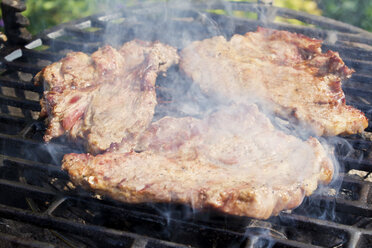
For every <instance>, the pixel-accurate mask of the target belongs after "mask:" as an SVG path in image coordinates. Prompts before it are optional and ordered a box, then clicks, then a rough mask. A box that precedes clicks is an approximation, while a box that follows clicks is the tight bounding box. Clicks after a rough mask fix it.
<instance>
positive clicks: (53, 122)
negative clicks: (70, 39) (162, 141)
mask: <svg viewBox="0 0 372 248" xmlns="http://www.w3.org/2000/svg"><path fill="white" fill-rule="evenodd" d="M133 58H135V59H133ZM178 59H179V58H178V54H177V50H176V49H175V48H173V47H170V46H167V45H164V44H162V43H160V42H144V41H139V40H134V41H131V42H128V43H126V44H124V45H123V46H122V47H121V48H120V50H116V49H114V48H112V47H110V46H105V47H103V48H100V49H99V50H98V51H96V52H94V53H93V54H92V55H91V56H88V55H87V54H84V53H81V52H74V53H69V54H68V55H67V56H66V57H65V58H64V59H62V60H61V61H58V62H56V63H54V64H52V65H50V66H47V67H46V68H44V69H43V70H42V71H41V72H39V73H38V74H37V75H36V77H35V82H36V83H45V85H46V87H47V89H48V90H47V91H45V92H44V96H43V98H42V100H41V106H42V111H41V116H47V117H48V118H47V124H48V129H47V131H46V133H45V136H44V139H45V141H49V140H51V139H52V138H54V137H58V136H60V135H63V134H68V136H69V137H71V138H72V139H82V140H84V141H85V142H86V146H87V148H88V151H90V152H93V153H97V152H100V151H103V150H106V149H107V148H109V147H110V144H111V143H113V142H120V141H121V140H122V139H123V138H125V137H126V136H136V135H137V134H138V133H141V132H142V131H144V130H145V129H146V127H147V126H148V124H149V123H150V122H151V120H152V117H153V114H154V108H155V106H156V104H157V102H156V94H155V81H156V77H157V74H158V73H159V72H161V71H165V70H166V69H167V68H168V67H169V66H170V65H172V64H173V63H178Z"/></svg>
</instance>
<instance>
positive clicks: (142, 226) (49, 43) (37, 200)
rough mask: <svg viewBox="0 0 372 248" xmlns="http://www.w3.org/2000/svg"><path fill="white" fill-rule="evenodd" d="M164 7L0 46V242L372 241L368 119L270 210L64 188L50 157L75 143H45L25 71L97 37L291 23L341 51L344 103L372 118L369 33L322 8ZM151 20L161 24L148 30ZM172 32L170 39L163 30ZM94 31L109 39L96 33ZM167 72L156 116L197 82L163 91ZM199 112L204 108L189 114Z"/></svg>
mask: <svg viewBox="0 0 372 248" xmlns="http://www.w3.org/2000/svg"><path fill="white" fill-rule="evenodd" d="M221 8H226V9H227V11H233V10H242V11H253V12H259V13H260V14H262V13H271V14H273V13H274V14H276V15H279V16H282V17H285V18H296V19H299V20H301V21H303V22H307V23H309V24H313V25H315V26H317V27H320V28H316V27H309V26H293V25H289V24H283V23H275V22H262V21H261V20H250V19H239V18H235V17H232V16H231V15H217V14H213V13H210V12H206V11H205V10H206V9H221ZM149 9H151V15H150V13H149ZM164 9H165V8H164V6H163V5H161V4H154V5H151V6H146V8H142V7H140V8H137V7H134V8H133V9H127V10H125V11H124V10H123V11H122V12H120V13H118V14H109V15H104V14H103V15H96V16H90V17H87V18H84V19H80V20H76V21H74V22H71V23H67V24H62V25H59V26H57V27H55V28H52V29H50V30H46V31H45V32H43V33H42V34H41V35H40V36H38V37H36V38H35V40H34V41H33V42H31V43H29V44H27V45H26V47H7V48H5V49H2V50H0V53H1V55H2V58H4V59H2V61H1V75H0V87H1V94H0V103H1V107H0V110H1V112H0V130H1V131H0V151H1V154H0V196H1V197H0V218H1V219H0V240H1V243H2V244H5V245H8V244H11V245H14V246H20V247H61V246H62V247H63V246H65V247H84V246H85V247H102V246H104V247H182V246H195V247H234V246H235V247H267V246H273V247H319V246H321V247H369V246H370V244H371V243H372V183H371V180H370V179H371V172H372V162H371V159H372V158H371V156H372V155H371V154H372V142H371V133H370V131H371V128H368V129H367V130H366V132H365V133H363V134H362V135H353V136H349V137H346V138H345V139H343V141H342V142H340V141H339V140H336V141H334V142H336V143H337V144H338V145H337V154H338V156H337V158H338V160H339V161H340V163H341V164H342V168H341V169H342V171H341V173H340V175H339V177H338V178H337V179H336V180H335V182H334V183H333V184H332V185H330V186H329V187H328V188H326V189H323V190H322V192H319V193H318V194H316V195H314V196H312V197H310V198H306V199H305V201H304V203H303V204H302V205H301V206H300V207H298V208H297V209H295V210H293V211H287V212H283V213H281V214H280V215H279V216H277V217H272V218H270V219H269V220H267V221H257V220H253V219H249V218H241V217H239V218H237V217H234V216H229V215H222V214H219V213H216V212H213V211H206V212H199V211H195V210H192V209H190V208H188V207H186V206H183V205H176V204H136V205H131V204H123V203H118V202H115V201H112V200H110V199H106V198H104V199H102V198H101V197H100V196H92V195H90V194H88V193H87V192H85V191H82V190H81V189H79V188H75V187H73V185H72V184H71V183H70V182H69V179H68V176H67V175H66V173H64V172H62V171H61V170H60V167H59V164H60V161H61V159H62V156H63V154H66V153H69V152H76V151H79V149H80V148H79V147H76V146H74V145H72V144H68V145H67V144H66V141H65V140H64V139H63V138H60V139H58V140H56V141H54V142H53V143H52V144H50V145H45V144H44V142H43V140H42V136H43V133H44V129H45V127H44V125H43V123H42V122H41V121H39V120H37V113H38V111H40V106H39V103H38V99H39V96H40V94H41V93H42V91H43V89H42V88H41V87H35V86H33V84H32V80H31V78H32V76H33V75H35V74H36V73H37V72H38V71H40V70H41V69H42V67H43V66H45V65H46V64H49V63H51V62H53V61H56V60H58V59H60V58H62V57H63V56H64V55H65V54H66V52H68V51H70V50H79V51H80V50H82V51H84V52H93V51H94V50H96V49H97V48H98V47H100V46H102V45H103V43H109V44H112V45H118V44H121V43H123V42H125V41H129V40H132V39H133V38H138V39H144V40H160V41H164V42H166V43H170V45H173V46H176V47H178V48H181V47H184V45H185V44H186V43H187V40H201V39H204V38H208V37H211V36H214V35H216V34H222V35H225V36H226V37H230V36H231V35H232V34H234V33H239V34H243V33H245V32H248V31H254V30H255V29H256V28H257V26H258V25H259V26H265V27H269V28H275V29H284V30H288V31H292V32H298V33H302V34H305V35H307V36H310V37H315V38H318V39H323V40H325V41H326V43H325V45H324V46H323V49H324V50H327V49H332V50H334V51H338V52H339V53H340V55H341V57H342V58H343V59H344V61H345V62H346V64H347V65H348V66H349V67H351V68H354V69H355V70H356V73H355V74H354V75H353V77H352V78H351V79H350V80H348V81H346V82H345V83H344V87H343V90H344V92H345V94H346V97H347V98H346V99H347V100H348V104H351V105H353V106H354V107H356V108H358V109H361V110H362V111H364V112H365V113H366V115H367V117H368V118H369V119H371V117H372V115H371V114H372V112H371V110H370V104H371V102H372V74H371V71H372V64H371V62H370V61H371V60H372V50H371V47H370V46H371V45H372V35H371V34H370V33H368V32H366V31H363V30H360V29H358V28H355V27H353V26H350V25H347V24H344V23H340V22H336V21H332V20H329V19H327V18H324V17H314V16H311V15H308V14H304V13H299V12H295V11H291V10H287V9H281V8H276V7H273V6H264V5H258V4H247V3H239V2H236V3H226V5H221V4H214V5H209V6H203V5H198V6H193V8H192V9H181V8H178V7H177V8H175V7H172V6H167V13H166V15H165V14H164V12H163V11H164ZM259 16H261V17H262V18H264V16H263V15H259ZM266 17H267V15H266ZM269 19H270V18H269ZM267 21H270V20H267ZM149 23H151V24H152V25H148V24H149ZM180 24H182V25H180ZM155 28H156V30H157V31H159V32H157V33H154V32H152V31H153V29H155ZM119 31H120V32H119ZM118 33H121V35H119V36H118V35H117V34H118ZM169 33H170V34H172V35H171V36H170V37H171V39H169V40H164V39H166V38H165V37H167V36H166V34H169ZM103 34H107V35H108V36H107V37H110V39H109V40H107V41H105V40H103ZM135 35H136V36H135ZM334 37H337V39H334ZM167 38H169V36H168V37H167ZM185 38H187V39H185ZM173 70H177V68H173ZM175 77H179V76H178V74H177V73H172V72H171V71H170V72H169V73H168V76H167V77H164V78H160V79H159V80H158V86H159V87H158V89H157V90H158V92H157V93H158V95H160V98H161V100H163V101H162V103H161V104H159V105H158V106H157V110H156V111H157V115H156V116H155V118H160V117H161V116H162V115H164V113H165V112H164V111H165V110H166V111H167V113H169V111H170V109H171V110H172V109H174V111H173V114H174V115H177V116H182V115H185V114H186V113H185V112H187V110H185V111H184V112H182V111H181V112H180V111H178V110H179V109H180V108H179V106H182V103H183V99H185V98H188V97H195V95H194V94H191V92H192V93H195V92H198V90H197V89H194V88H190V83H189V82H187V80H185V79H180V80H181V81H182V82H183V83H182V84H181V86H182V87H184V88H185V89H187V90H188V94H187V95H185V96H182V97H179V98H177V101H176V100H175V99H174V98H173V99H170V98H169V96H170V94H169V92H167V91H169V90H172V87H170V85H171V84H170V83H169V82H171V81H172V80H174V78H175ZM197 99H198V101H199V103H201V104H200V105H201V106H202V105H203V101H206V99H204V98H203V97H197ZM170 101H171V102H170ZM176 109H178V110H177V111H176ZM198 112H203V109H200V111H196V113H194V115H197V114H198ZM187 114H190V113H187ZM369 126H370V127H371V126H372V125H371V124H370V125H369ZM330 142H332V140H331V141H330ZM0 247H1V246H0Z"/></svg>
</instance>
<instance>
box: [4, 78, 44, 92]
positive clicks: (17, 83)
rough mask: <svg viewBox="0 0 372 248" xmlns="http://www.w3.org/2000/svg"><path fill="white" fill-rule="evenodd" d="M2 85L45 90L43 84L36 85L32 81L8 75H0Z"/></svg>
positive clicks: (34, 90)
mask: <svg viewBox="0 0 372 248" xmlns="http://www.w3.org/2000/svg"><path fill="white" fill-rule="evenodd" d="M0 86H5V87H11V88H16V89H23V90H29V91H33V92H38V93H42V92H43V88H42V87H41V86H35V85H34V84H33V83H31V82H25V81H20V80H15V79H11V78H8V77H0Z"/></svg>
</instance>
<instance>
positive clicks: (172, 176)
mask: <svg viewBox="0 0 372 248" xmlns="http://www.w3.org/2000/svg"><path fill="white" fill-rule="evenodd" d="M137 149H138V150H144V151H143V152H140V153H137V152H134V151H131V152H128V153H120V152H107V153H105V154H101V155H97V156H92V155H89V154H67V155H65V156H64V159H63V165H62V168H63V169H64V170H67V171H68V173H69V174H70V177H71V178H72V181H73V182H74V183H75V184H77V185H81V186H83V187H85V188H88V189H91V190H94V191H95V192H97V193H100V194H104V195H109V196H111V197H112V198H114V199H116V200H120V201H124V202H130V203H139V202H148V201H151V202H177V203H183V204H189V205H191V206H192V207H194V208H198V209H202V208H214V209H217V210H219V211H222V212H226V213H230V214H234V215H244V216H249V217H254V218H262V219H266V218H269V217H270V216H271V215H276V214H278V213H279V212H280V211H281V210H283V209H291V208H294V207H296V206H298V205H299V204H301V202H302V200H303V198H304V196H305V195H310V194H311V193H312V192H313V191H314V190H315V189H316V188H317V185H318V182H319V183H328V182H329V181H330V180H331V178H332V175H333V164H332V162H331V161H330V159H329V158H328V157H327V153H326V151H325V149H324V148H323V146H322V145H321V144H320V143H319V141H318V140H317V139H315V138H310V139H308V140H307V141H306V142H303V141H301V140H300V139H298V138H296V137H294V136H291V135H287V134H284V133H283V132H281V131H278V130H276V129H275V128H274V126H273V125H272V124H271V123H270V121H269V120H268V119H267V118H266V117H265V116H264V115H263V114H262V113H260V112H259V111H258V108H257V106H255V105H239V106H231V107H229V108H226V109H223V110H220V111H218V112H216V113H213V114H211V115H209V116H208V117H207V118H206V119H203V120H200V119H195V118H191V117H184V118H172V117H165V118H163V119H161V120H159V121H157V122H155V123H153V124H152V125H151V126H150V127H149V128H148V130H147V131H146V132H145V133H144V134H143V135H142V137H141V138H140V141H139V143H138V146H137Z"/></svg>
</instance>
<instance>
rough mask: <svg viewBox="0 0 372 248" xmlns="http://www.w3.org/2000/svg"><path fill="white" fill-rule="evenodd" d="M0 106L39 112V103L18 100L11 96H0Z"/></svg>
mask: <svg viewBox="0 0 372 248" xmlns="http://www.w3.org/2000/svg"><path fill="white" fill-rule="evenodd" d="M0 104H3V105H9V106H13V107H18V108H22V109H29V110H33V111H40V110H41V107H40V104H39V102H37V101H31V100H27V99H20V98H17V97H13V96H4V95H2V94H0Z"/></svg>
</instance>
